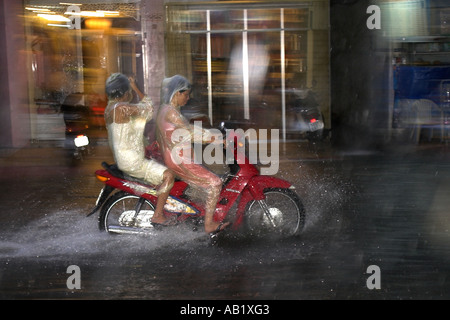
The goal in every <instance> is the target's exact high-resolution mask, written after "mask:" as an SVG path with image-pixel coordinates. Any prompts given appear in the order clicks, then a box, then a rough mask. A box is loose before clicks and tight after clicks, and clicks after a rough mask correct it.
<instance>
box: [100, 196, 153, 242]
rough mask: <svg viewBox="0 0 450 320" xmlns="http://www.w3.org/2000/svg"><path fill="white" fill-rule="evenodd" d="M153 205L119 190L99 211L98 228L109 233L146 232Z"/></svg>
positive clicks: (149, 224) (149, 226)
mask: <svg viewBox="0 0 450 320" xmlns="http://www.w3.org/2000/svg"><path fill="white" fill-rule="evenodd" d="M154 211H155V206H154V205H153V203H151V202H150V201H148V200H146V199H144V198H140V197H138V196H135V195H131V194H129V193H126V192H123V191H120V192H117V193H116V194H114V195H113V196H111V197H110V198H109V199H108V200H107V201H106V203H105V204H104V205H103V207H102V210H101V212H100V218H99V228H100V230H104V231H107V232H109V233H119V234H120V233H122V234H123V233H129V234H140V233H148V232H149V231H151V230H153V226H152V224H151V219H152V217H153V213H154Z"/></svg>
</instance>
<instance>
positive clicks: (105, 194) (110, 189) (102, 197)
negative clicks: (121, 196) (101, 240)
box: [86, 185, 115, 217]
mask: <svg viewBox="0 0 450 320" xmlns="http://www.w3.org/2000/svg"><path fill="white" fill-rule="evenodd" d="M114 189H115V188H114V187H111V186H109V185H105V186H104V187H103V189H102V190H101V191H100V194H99V196H98V199H97V203H96V204H95V207H94V209H92V211H91V212H89V213H88V214H87V215H86V217H89V216H91V215H93V214H94V213H95V212H97V210H98V209H100V208H101V207H102V205H103V204H104V203H105V201H106V199H108V197H109V195H110V194H111V192H113V191H114Z"/></svg>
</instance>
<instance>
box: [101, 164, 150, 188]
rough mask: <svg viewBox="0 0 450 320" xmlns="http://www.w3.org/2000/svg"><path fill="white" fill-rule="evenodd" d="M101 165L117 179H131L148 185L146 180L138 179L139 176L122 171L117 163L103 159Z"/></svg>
mask: <svg viewBox="0 0 450 320" xmlns="http://www.w3.org/2000/svg"><path fill="white" fill-rule="evenodd" d="M102 167H103V168H104V169H105V170H106V171H107V172H108V173H109V174H111V175H113V176H114V177H117V178H119V179H123V180H128V181H132V182H137V183H140V184H144V185H149V184H148V182H146V181H144V180H142V179H139V178H135V177H133V176H130V175H128V174H126V173H124V172H123V171H122V170H120V169H119V167H118V166H117V164H115V163H114V164H109V163H107V162H105V161H103V162H102Z"/></svg>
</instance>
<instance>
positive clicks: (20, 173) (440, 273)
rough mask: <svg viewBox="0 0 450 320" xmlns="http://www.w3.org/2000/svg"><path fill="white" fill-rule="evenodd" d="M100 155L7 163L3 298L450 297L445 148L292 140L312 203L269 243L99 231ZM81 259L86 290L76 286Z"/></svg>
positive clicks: (299, 176)
mask: <svg viewBox="0 0 450 320" xmlns="http://www.w3.org/2000/svg"><path fill="white" fill-rule="evenodd" d="M94 151H95V154H93V155H92V156H90V157H89V158H88V159H87V160H85V161H84V162H83V163H82V164H80V165H78V166H70V165H68V162H67V159H66V157H65V153H64V150H63V149H60V148H54V147H41V148H37V147H34V148H29V149H23V150H18V151H16V152H12V153H10V154H8V155H4V156H3V157H2V158H1V159H0V177H1V186H0V188H1V189H0V191H1V192H0V209H1V214H0V298H1V299H151V300H155V299H162V300H166V299H171V300H172V299H177V300H178V299H183V300H184V299H187V300H200V299H201V300H203V299H208V300H211V299H235V300H240V299H245V300H248V299H251V300H291V299H329V300H333V299H449V298H450V290H449V289H450V278H449V275H450V231H449V229H450V214H449V212H450V210H449V208H450V196H449V195H450V181H449V180H450V179H449V178H450V162H449V160H450V151H448V150H447V149H446V148H445V146H442V145H429V146H421V147H420V148H416V147H405V146H403V147H398V146H396V147H395V148H394V147H392V148H387V149H386V150H384V151H383V152H368V153H367V152H359V153H342V152H337V151H331V150H329V149H323V150H319V152H318V153H315V152H311V150H309V149H308V148H306V147H305V146H304V145H301V144H294V146H290V147H289V148H288V149H287V150H286V151H285V153H284V154H283V155H282V157H281V161H282V162H281V165H280V173H279V176H280V177H283V178H285V179H287V180H289V181H291V182H292V183H294V185H295V186H296V187H297V192H298V194H299V195H300V196H301V198H302V200H303V202H304V205H305V208H306V213H307V222H306V228H305V231H304V233H303V234H302V235H301V236H300V237H298V238H294V239H287V240H283V241H260V240H255V239H248V238H246V237H242V236H237V235H234V234H232V233H230V232H228V233H227V234H224V235H223V237H222V239H221V241H220V245H219V246H218V247H210V246H209V245H208V241H207V239H206V238H205V236H204V235H203V233H202V232H193V231H192V230H191V229H189V228H187V227H185V226H180V227H176V228H173V229H170V230H167V231H164V232H161V233H159V234H158V235H157V236H156V237H150V236H147V237H142V236H111V235H108V234H105V233H101V232H99V230H98V226H97V217H96V216H91V217H88V218H87V217H85V216H86V214H87V213H88V212H89V210H90V209H91V208H92V206H93V204H94V203H95V200H96V198H97V195H98V192H99V190H100V188H101V184H100V182H98V181H97V180H96V179H95V177H94V175H93V173H94V171H95V169H97V168H100V162H101V161H103V160H109V161H110V160H111V155H110V153H109V151H108V148H107V147H106V146H105V145H98V146H96V147H95V150H94ZM73 265H75V266H78V267H79V270H80V277H79V283H80V284H81V288H80V289H77V288H71V289H69V288H68V285H67V283H68V279H69V277H70V276H71V275H72V273H70V272H69V273H68V272H67V271H68V267H69V266H73ZM369 266H377V267H378V268H379V272H378V273H377V274H375V273H374V274H372V271H368V268H369ZM375 275H376V276H379V277H378V278H373V277H371V276H375ZM72 279H73V278H72ZM373 279H375V280H373ZM370 283H378V284H379V285H380V288H379V289H377V288H373V287H372V288H369V286H370Z"/></svg>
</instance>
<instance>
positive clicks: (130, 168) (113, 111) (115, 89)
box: [105, 74, 229, 233]
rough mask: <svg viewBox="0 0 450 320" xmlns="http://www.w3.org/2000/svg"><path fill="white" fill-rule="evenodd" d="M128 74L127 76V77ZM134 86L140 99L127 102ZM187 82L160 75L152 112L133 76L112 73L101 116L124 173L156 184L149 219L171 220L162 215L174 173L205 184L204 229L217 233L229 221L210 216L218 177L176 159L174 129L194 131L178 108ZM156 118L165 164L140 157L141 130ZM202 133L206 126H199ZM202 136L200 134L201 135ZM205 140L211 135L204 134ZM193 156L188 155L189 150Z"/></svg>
mask: <svg viewBox="0 0 450 320" xmlns="http://www.w3.org/2000/svg"><path fill="white" fill-rule="evenodd" d="M130 80H131V81H130ZM133 90H134V92H136V94H137V95H138V96H139V98H140V102H139V103H137V104H132V103H131V101H132V97H133ZM190 91H191V86H190V84H189V82H188V80H187V79H185V78H184V77H182V76H179V75H177V76H174V77H171V78H167V79H165V80H164V81H163V84H162V90H161V94H162V97H161V106H160V108H159V110H158V112H157V115H155V111H154V108H153V103H152V100H151V99H150V98H149V97H146V96H145V95H144V94H143V93H142V92H140V91H139V89H138V88H137V86H136V84H135V82H134V80H133V79H129V78H127V77H126V76H125V75H123V74H113V75H111V76H110V77H109V78H108V80H107V82H106V93H107V95H108V100H109V101H108V106H107V108H106V109H105V120H106V126H107V129H108V138H109V144H110V147H111V150H112V151H113V155H114V158H115V161H116V163H117V166H118V167H119V169H121V170H122V171H124V172H125V173H127V174H129V175H131V176H134V177H137V178H141V179H143V180H145V181H146V182H148V183H149V184H152V185H157V186H159V187H158V193H159V195H158V201H157V205H156V209H155V213H154V216H153V218H152V223H154V224H155V225H170V223H171V222H170V220H168V219H167V218H166V217H165V216H164V212H163V208H164V204H165V203H166V200H167V198H168V196H169V193H170V190H171V188H172V186H173V183H174V174H175V175H176V176H178V177H179V178H180V179H182V180H184V181H185V182H186V183H188V184H189V185H191V186H194V187H196V188H199V189H202V190H204V192H205V193H206V204H205V225H204V228H205V232H206V233H216V232H219V231H221V230H223V229H224V228H226V227H227V226H228V225H229V223H222V222H217V221H214V212H215V208H216V204H217V201H218V198H219V195H220V192H221V187H222V180H221V179H220V178H219V177H218V176H217V175H215V174H214V173H212V172H211V171H209V170H208V169H206V168H205V167H203V166H201V165H199V164H195V163H194V161H193V160H192V161H182V162H181V163H180V161H175V159H174V158H173V155H174V152H173V151H174V148H175V146H176V144H177V143H179V141H178V142H177V143H175V142H174V141H173V139H172V138H173V137H172V135H173V133H174V131H175V130H177V129H184V130H187V131H188V132H189V133H190V137H189V141H193V140H191V139H190V138H192V137H193V135H194V126H193V125H191V124H190V123H189V122H188V121H187V119H186V118H185V117H184V116H183V115H182V114H181V112H180V108H181V107H183V106H184V105H186V103H187V102H188V100H189V95H190ZM152 118H153V119H156V136H157V139H158V143H159V146H160V150H161V153H162V155H163V159H164V163H165V165H163V164H161V163H159V162H157V161H156V160H153V159H147V158H146V157H145V147H144V130H145V125H146V123H147V122H148V121H150V120H151V119H152ZM202 133H206V134H204V135H203V134H202V137H203V136H205V137H207V136H208V134H207V132H204V131H202ZM202 140H203V139H202ZM203 142H205V143H209V142H211V141H210V140H208V138H207V139H204V140H203ZM190 156H192V155H190Z"/></svg>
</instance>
